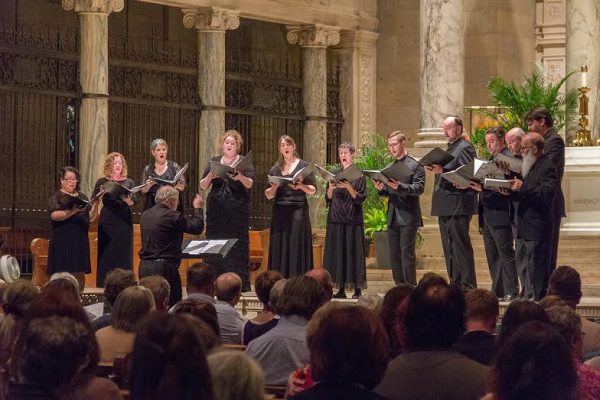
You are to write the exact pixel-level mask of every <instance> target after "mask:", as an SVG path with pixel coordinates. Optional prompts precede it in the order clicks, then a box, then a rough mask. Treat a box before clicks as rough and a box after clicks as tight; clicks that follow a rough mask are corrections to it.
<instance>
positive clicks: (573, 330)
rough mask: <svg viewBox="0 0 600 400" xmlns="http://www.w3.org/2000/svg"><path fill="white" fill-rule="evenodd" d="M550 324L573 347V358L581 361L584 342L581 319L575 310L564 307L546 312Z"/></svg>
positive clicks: (555, 307) (549, 309)
mask: <svg viewBox="0 0 600 400" xmlns="http://www.w3.org/2000/svg"><path fill="white" fill-rule="evenodd" d="M546 313H547V314H548V318H549V319H550V324H551V325H552V326H553V327H554V329H556V330H557V332H558V333H560V334H561V336H562V337H563V338H564V339H565V341H566V342H567V344H568V345H570V346H571V349H572V351H573V356H574V357H575V358H576V359H577V360H580V359H581V352H582V349H583V340H582V337H581V318H580V317H579V315H577V313H576V312H575V310H574V309H572V308H571V307H569V306H567V305H564V306H552V307H550V308H548V309H547V310H546Z"/></svg>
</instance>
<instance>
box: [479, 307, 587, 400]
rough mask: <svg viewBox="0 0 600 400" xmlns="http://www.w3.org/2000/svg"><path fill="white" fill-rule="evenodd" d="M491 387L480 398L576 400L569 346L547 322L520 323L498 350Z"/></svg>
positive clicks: (497, 399) (485, 399) (575, 380)
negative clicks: (490, 390) (489, 390)
mask: <svg viewBox="0 0 600 400" xmlns="http://www.w3.org/2000/svg"><path fill="white" fill-rule="evenodd" d="M512 304H514V302H513V303H511V305H512ZM491 389H492V392H491V393H489V394H488V395H487V396H485V397H484V399H482V400H559V399H560V400H575V399H577V398H578V396H577V372H576V368H575V364H574V363H573V359H572V355H571V350H570V348H569V345H568V344H567V343H566V342H565V340H564V339H563V338H562V337H561V335H560V334H558V333H557V332H556V330H555V329H554V328H553V327H551V326H550V325H549V324H548V323H544V322H541V321H531V322H525V323H523V324H522V325H520V326H519V327H518V328H517V329H516V330H515V331H514V332H513V334H512V335H511V336H510V337H508V338H507V339H506V340H505V341H504V342H503V343H502V345H501V347H500V348H499V350H498V355H497V357H496V360H495V363H494V368H493V370H492V374H491Z"/></svg>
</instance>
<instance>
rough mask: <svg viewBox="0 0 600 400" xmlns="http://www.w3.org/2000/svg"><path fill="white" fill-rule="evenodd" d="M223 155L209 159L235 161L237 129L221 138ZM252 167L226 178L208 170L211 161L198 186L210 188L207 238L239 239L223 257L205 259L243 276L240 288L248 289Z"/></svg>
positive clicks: (238, 145)
mask: <svg viewBox="0 0 600 400" xmlns="http://www.w3.org/2000/svg"><path fill="white" fill-rule="evenodd" d="M220 143H221V145H222V146H223V155H222V156H217V157H213V158H212V161H217V162H219V163H222V164H226V165H232V164H235V163H237V162H238V160H239V159H240V156H239V155H238V153H239V152H240V150H241V149H242V145H243V140H242V136H241V135H240V134H239V132H237V131H235V130H229V131H227V132H225V133H224V134H223V136H222V137H221V140H220ZM254 177H255V173H254V167H252V166H250V167H248V168H246V169H244V170H242V171H237V174H235V175H233V176H231V175H230V176H229V177H228V178H221V177H219V176H218V175H216V174H214V173H212V172H210V162H209V163H208V164H207V165H206V168H205V169H204V172H203V174H202V180H201V181H200V188H201V189H202V190H206V189H208V188H209V187H210V188H211V189H210V192H209V193H208V197H207V199H206V238H207V239H238V241H237V243H236V244H235V245H234V246H233V247H232V248H231V250H230V251H229V253H227V256H226V257H225V258H220V257H214V258H211V259H210V260H208V262H210V264H211V265H213V266H214V267H215V268H216V269H217V271H218V273H219V274H222V273H225V272H235V273H236V274H238V275H239V276H240V277H241V278H242V291H249V290H251V289H250V272H249V261H250V256H249V253H250V238H249V236H248V229H249V228H250V189H251V188H252V185H253V183H254Z"/></svg>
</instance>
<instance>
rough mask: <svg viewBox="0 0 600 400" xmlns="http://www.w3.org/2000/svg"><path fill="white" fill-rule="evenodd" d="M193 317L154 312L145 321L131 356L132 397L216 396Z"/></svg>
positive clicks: (180, 398) (182, 398) (158, 399)
mask: <svg viewBox="0 0 600 400" xmlns="http://www.w3.org/2000/svg"><path fill="white" fill-rule="evenodd" d="M192 320H193V318H191V317H187V318H186V316H185V315H179V314H168V313H160V312H153V313H151V314H150V315H148V316H147V317H146V318H145V319H144V320H143V321H142V323H141V324H140V326H139V328H138V331H137V332H138V333H137V337H136V338H135V345H134V349H133V353H132V356H131V361H132V369H131V370H132V374H131V400H162V399H178V400H193V399H202V400H213V399H215V397H214V395H213V385H212V381H211V377H210V371H209V369H208V364H207V362H206V350H205V348H204V343H203V340H202V338H201V337H200V334H199V333H198V330H197V329H195V328H194V326H193V325H192V323H191V321H192ZM197 323H200V322H199V321H197Z"/></svg>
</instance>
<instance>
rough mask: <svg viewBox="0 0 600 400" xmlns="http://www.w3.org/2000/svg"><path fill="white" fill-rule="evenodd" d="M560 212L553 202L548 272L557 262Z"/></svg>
mask: <svg viewBox="0 0 600 400" xmlns="http://www.w3.org/2000/svg"><path fill="white" fill-rule="evenodd" d="M562 218H563V217H562V213H561V212H560V209H559V207H558V206H557V205H556V201H555V204H554V211H553V213H552V232H551V233H552V239H551V241H550V246H551V249H550V265H549V267H550V274H552V272H553V271H554V270H555V269H556V266H557V265H556V264H557V262H558V242H559V241H560V225H561V223H562Z"/></svg>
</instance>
